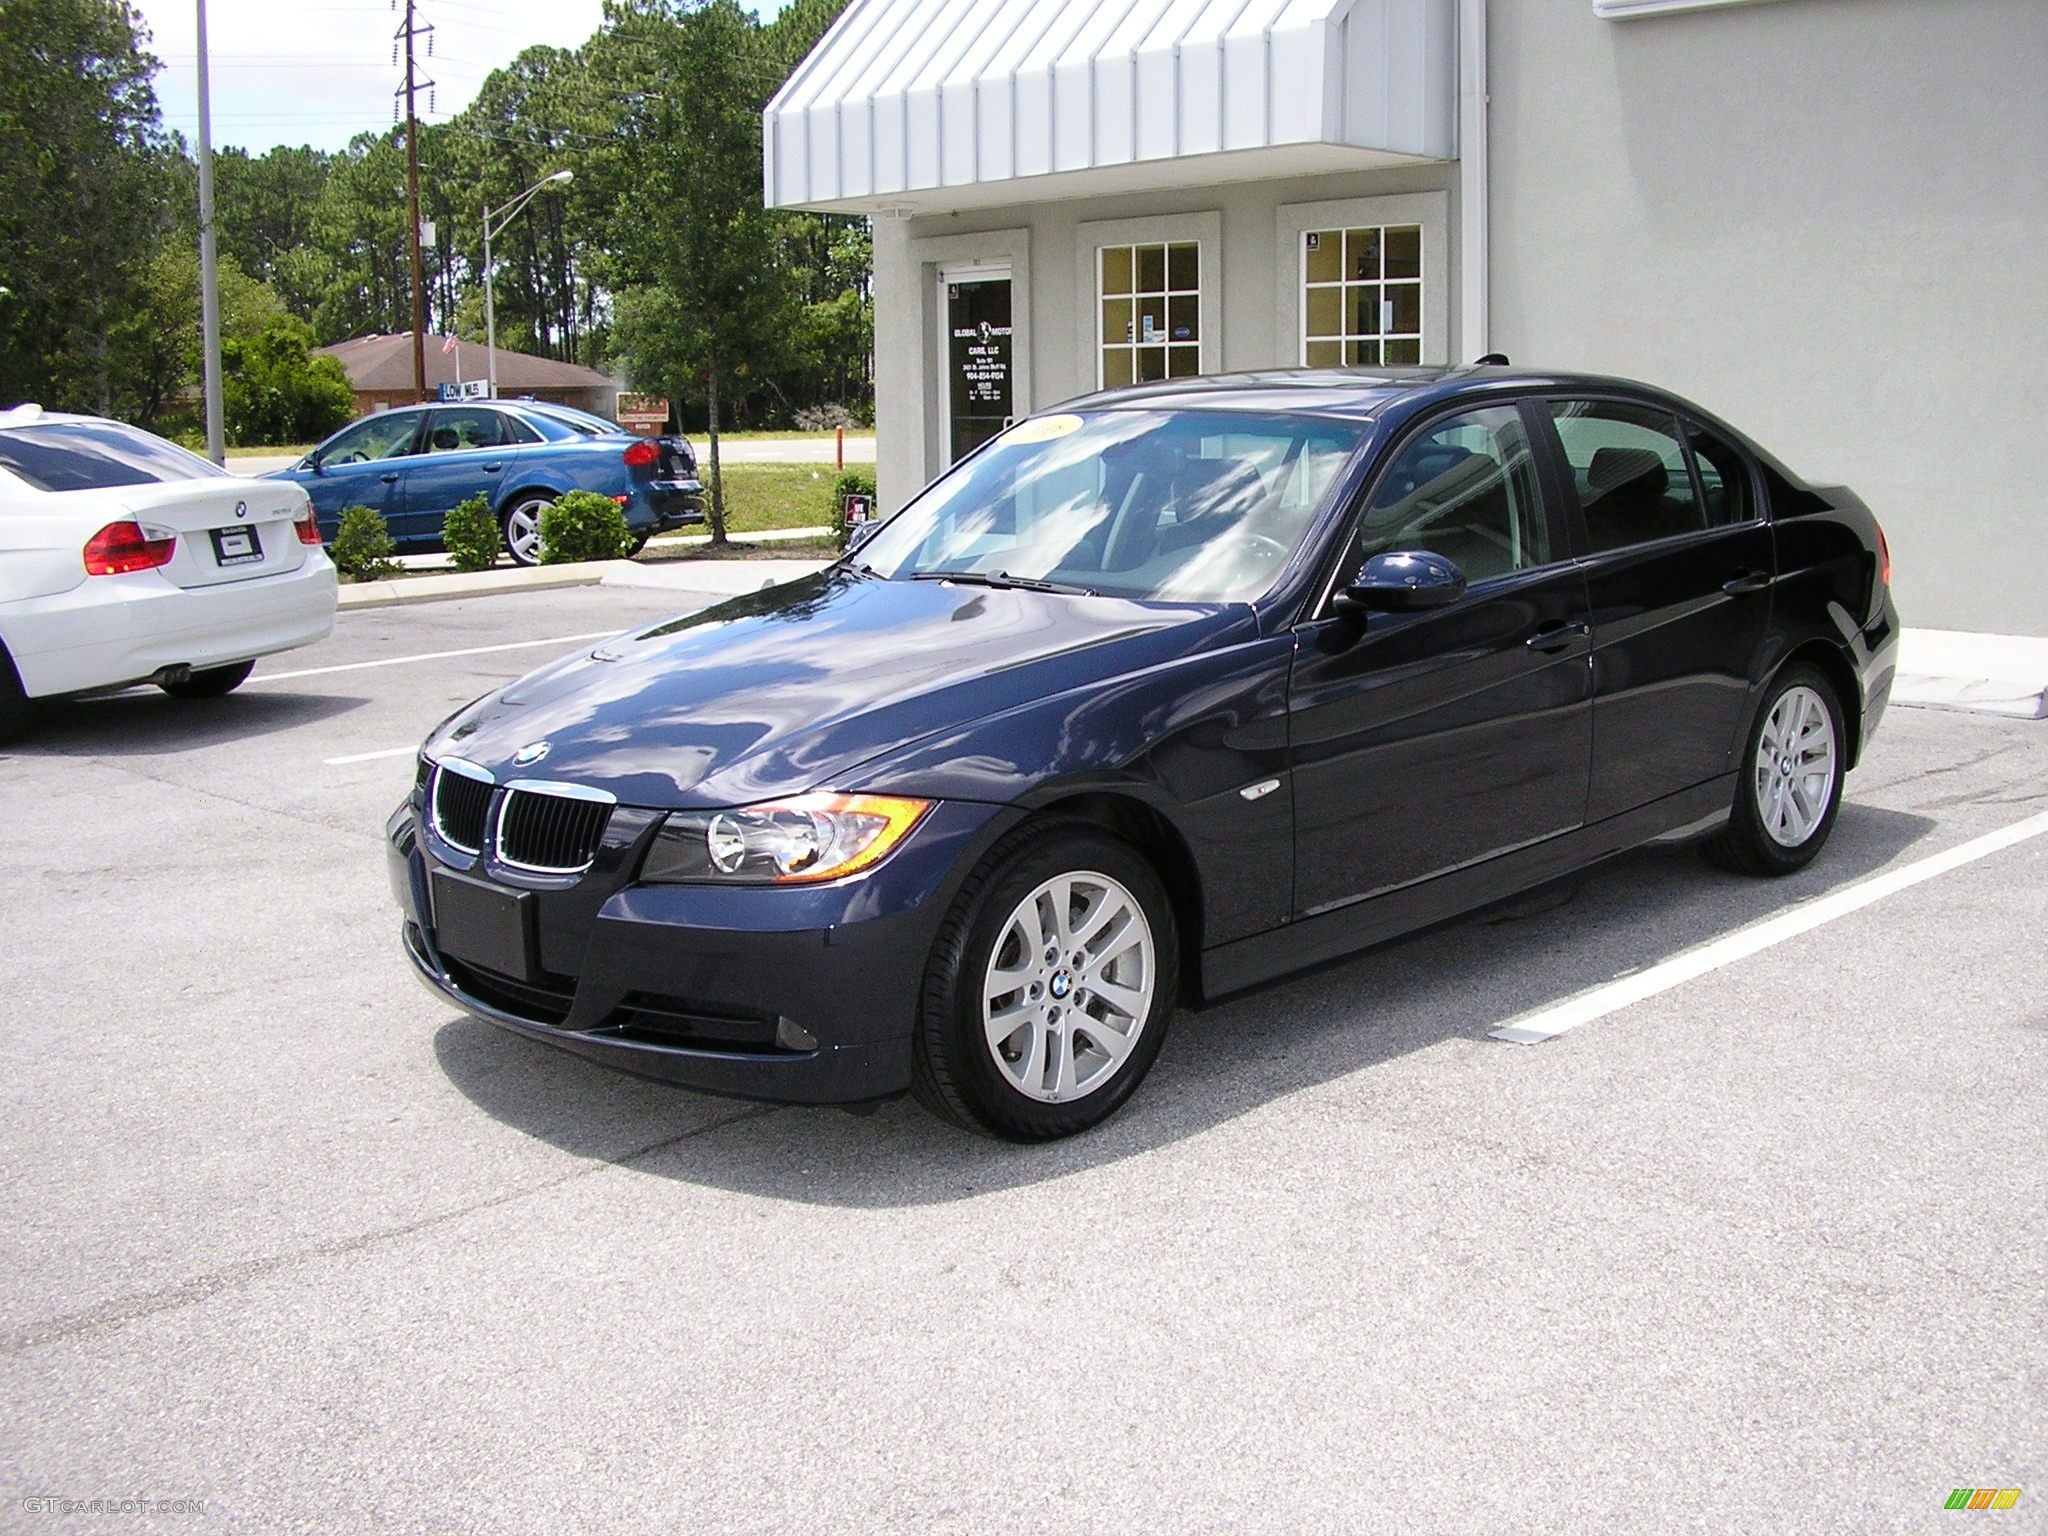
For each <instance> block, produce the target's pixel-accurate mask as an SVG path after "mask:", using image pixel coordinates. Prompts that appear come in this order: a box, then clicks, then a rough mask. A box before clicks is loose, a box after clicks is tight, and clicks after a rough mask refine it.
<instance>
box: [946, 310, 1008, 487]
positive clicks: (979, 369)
mask: <svg viewBox="0 0 2048 1536" xmlns="http://www.w3.org/2000/svg"><path fill="white" fill-rule="evenodd" d="M945 303H946V347H945V363H944V367H945V372H946V379H945V387H946V462H947V463H948V464H952V463H957V462H958V461H959V460H960V459H962V458H964V457H966V456H967V455H968V454H970V453H972V452H973V451H974V450H975V449H976V448H979V447H980V446H981V445H982V444H983V443H985V442H987V441H988V440H989V439H990V438H992V437H994V436H995V435H996V434H997V433H998V432H1000V431H1002V430H1003V428H1004V427H1007V426H1008V425H1009V424H1010V415H1011V411H1012V408H1013V407H1012V393H1011V390H1012V385H1011V377H1012V376H1011V368H1010V354H1011V325H1010V277H1009V274H1008V273H1007V272H1006V273H1003V274H1001V275H999V276H998V275H992V276H986V277H980V276H975V277H969V276H966V275H962V276H959V277H951V278H947V279H946V280H945Z"/></svg>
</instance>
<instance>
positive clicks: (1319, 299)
mask: <svg viewBox="0 0 2048 1536" xmlns="http://www.w3.org/2000/svg"><path fill="white" fill-rule="evenodd" d="M1343 294H1344V290H1343V289H1341V288H1311V289H1309V291H1308V333H1309V335H1310V336H1339V335H1342V334H1343V331H1344V306H1343Z"/></svg>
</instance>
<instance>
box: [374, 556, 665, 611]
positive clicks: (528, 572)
mask: <svg viewBox="0 0 2048 1536" xmlns="http://www.w3.org/2000/svg"><path fill="white" fill-rule="evenodd" d="M630 563H631V562H630V561H625V560H589V561H584V562H581V563H579V564H576V565H534V566H526V567H523V568H521V569H518V570H510V569H507V570H502V571H496V570H494V571H449V572H447V573H445V574H440V575H433V576H406V577H403V578H401V579H399V580H397V581H361V582H344V583H343V584H342V588H341V592H340V595H339V596H338V597H337V599H336V606H338V607H340V608H344V609H351V608H395V607H398V606H399V605H401V604H405V603H439V602H446V601H448V600H449V599H451V598H457V597H488V596H490V595H492V594H493V593H497V592H546V591H550V590H552V589H554V588H556V587H588V586H593V585H595V584H596V583H597V582H598V581H599V580H601V579H602V578H603V576H604V573H605V572H606V571H608V570H610V569H611V568H612V567H613V566H615V565H627V564H630Z"/></svg>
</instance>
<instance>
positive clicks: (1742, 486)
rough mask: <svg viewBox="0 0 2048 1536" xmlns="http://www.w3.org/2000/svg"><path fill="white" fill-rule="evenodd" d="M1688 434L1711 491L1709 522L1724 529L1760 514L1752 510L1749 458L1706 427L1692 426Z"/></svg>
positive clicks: (1705, 484)
mask: <svg viewBox="0 0 2048 1536" xmlns="http://www.w3.org/2000/svg"><path fill="white" fill-rule="evenodd" d="M1685 435H1686V441H1687V442H1689V443H1691V444H1692V453H1693V462H1694V463H1696V464H1697V465H1698V466H1699V471H1700V486H1701V488H1702V489H1703V490H1704V491H1705V492H1706V494H1707V525H1708V526H1709V527H1712V528H1724V527H1727V526H1728V525H1729V524H1731V523H1746V522H1748V521H1749V520H1750V518H1752V517H1754V516H1755V515H1756V514H1755V513H1753V512H1752V511H1750V506H1749V504H1750V478H1749V461H1748V460H1747V459H1745V458H1744V457H1743V455H1742V451H1741V450H1740V449H1739V448H1737V447H1735V445H1734V444H1732V443H1724V442H1722V441H1721V439H1720V438H1718V437H1716V436H1715V435H1714V434H1713V433H1711V432H1709V431H1708V430H1707V429H1706V428H1705V427H1688V428H1687V429H1686V434H1685Z"/></svg>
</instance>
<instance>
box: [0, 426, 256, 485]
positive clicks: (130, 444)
mask: <svg viewBox="0 0 2048 1536" xmlns="http://www.w3.org/2000/svg"><path fill="white" fill-rule="evenodd" d="M0 465H5V466H6V467H7V468H8V469H11V470H12V471H14V473H15V474H17V475H19V476H20V477H21V478H22V479H24V480H26V481H27V482H28V483H29V484H30V485H32V486H34V487H36V489H38V490H43V491H96V490H101V489H104V488H105V487H107V486H110V485H150V484H153V483H155V482H157V481H160V480H204V479H207V478H208V477H210V476H214V475H224V474H226V473H227V471H226V470H224V469H219V468H216V467H215V466H214V465H213V464H212V463H210V462H209V461H208V460H206V459H202V458H200V457H199V456H198V455H197V454H195V453H187V452H186V451H185V450H184V449H182V448H180V447H179V446H178V445H177V444H176V443H171V442H166V441H165V440H164V439H163V438H160V437H156V436H153V435H152V434H150V433H148V432H144V431H141V430H139V429H138V428H135V427H124V426H122V425H120V424H119V423H117V422H111V421H52V422H46V423H43V424H41V425H38V426H33V427H20V428H17V429H16V430H14V431H11V432H0Z"/></svg>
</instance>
